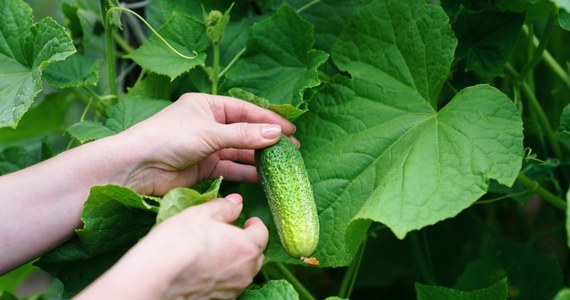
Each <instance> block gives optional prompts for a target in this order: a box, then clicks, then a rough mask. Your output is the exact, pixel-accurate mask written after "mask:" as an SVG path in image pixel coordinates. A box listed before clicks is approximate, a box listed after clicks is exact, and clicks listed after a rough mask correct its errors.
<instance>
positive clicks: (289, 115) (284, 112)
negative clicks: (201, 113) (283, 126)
mask: <svg viewBox="0 0 570 300" xmlns="http://www.w3.org/2000/svg"><path fill="white" fill-rule="evenodd" d="M228 92H229V94H230V95H231V96H232V97H235V98H238V99H242V100H245V101H247V102H250V103H253V104H255V105H257V106H260V107H263V108H266V109H269V110H271V111H273V112H275V113H277V114H279V115H280V116H282V117H283V118H285V119H287V120H289V121H291V122H293V121H295V120H296V119H297V118H298V117H300V116H301V115H302V114H304V113H305V112H306V111H307V109H306V108H304V109H300V108H298V107H295V106H293V105H291V104H272V103H271V102H269V101H268V100H267V99H265V98H262V97H259V96H256V95H254V94H253V93H250V92H248V91H246V90H243V89H240V88H232V89H231V90H229V91H228ZM301 105H302V104H301Z"/></svg>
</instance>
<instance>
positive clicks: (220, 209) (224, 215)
mask: <svg viewBox="0 0 570 300" xmlns="http://www.w3.org/2000/svg"><path fill="white" fill-rule="evenodd" d="M196 208H199V210H198V211H194V213H198V214H199V215H202V216H206V217H210V218H212V219H215V220H218V221H221V222H224V223H231V222H233V221H235V220H237V218H238V217H239V214H240V213H241V210H242V208H243V204H242V197H241V196H240V195H239V194H230V195H227V196H226V197H225V198H218V199H214V200H210V201H208V202H206V203H204V204H201V205H199V206H196Z"/></svg>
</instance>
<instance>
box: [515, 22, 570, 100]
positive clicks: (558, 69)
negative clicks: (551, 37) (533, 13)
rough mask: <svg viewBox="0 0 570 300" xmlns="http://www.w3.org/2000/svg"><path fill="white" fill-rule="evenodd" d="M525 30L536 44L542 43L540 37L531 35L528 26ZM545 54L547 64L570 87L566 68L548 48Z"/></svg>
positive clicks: (569, 78)
mask: <svg viewBox="0 0 570 300" xmlns="http://www.w3.org/2000/svg"><path fill="white" fill-rule="evenodd" d="M523 32H524V33H525V34H526V35H527V36H528V37H529V38H531V39H532V40H533V42H534V44H535V45H536V46H537V47H538V46H539V45H540V41H539V40H538V38H537V37H536V36H535V35H534V34H532V35H530V34H529V32H528V28H527V27H523ZM543 56H544V57H543V59H544V62H545V63H546V66H547V67H548V68H549V69H550V70H551V71H552V72H553V73H554V75H556V76H558V78H559V79H560V80H562V82H563V83H564V84H565V85H566V87H567V88H568V89H570V77H569V76H568V73H566V71H565V70H564V68H562V66H560V64H559V63H558V62H557V61H556V59H554V57H552V55H551V54H550V52H548V50H546V49H545V50H544V53H543Z"/></svg>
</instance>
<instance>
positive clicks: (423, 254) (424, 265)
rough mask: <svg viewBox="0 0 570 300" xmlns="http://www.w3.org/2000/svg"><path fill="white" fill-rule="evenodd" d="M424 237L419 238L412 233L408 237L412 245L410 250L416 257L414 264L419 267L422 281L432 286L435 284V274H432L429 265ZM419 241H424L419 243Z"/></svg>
mask: <svg viewBox="0 0 570 300" xmlns="http://www.w3.org/2000/svg"><path fill="white" fill-rule="evenodd" d="M425 238H426V237H425V235H422V236H421V237H420V236H419V233H418V232H414V233H412V234H411V235H410V242H411V243H412V250H413V251H414V255H415V257H416V262H417V264H418V266H419V267H420V272H421V275H422V277H423V280H424V281H425V283H427V284H431V285H434V284H436V281H435V274H434V272H433V266H432V265H431V259H430V257H429V253H428V251H427V250H428V249H427V247H426V246H427V243H426V241H425ZM420 239H424V241H420Z"/></svg>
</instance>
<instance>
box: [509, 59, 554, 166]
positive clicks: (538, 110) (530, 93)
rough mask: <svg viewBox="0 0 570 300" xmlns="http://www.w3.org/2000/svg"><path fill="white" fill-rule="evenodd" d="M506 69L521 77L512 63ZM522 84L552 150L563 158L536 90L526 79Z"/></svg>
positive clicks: (514, 75) (515, 76)
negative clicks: (533, 89)
mask: <svg viewBox="0 0 570 300" xmlns="http://www.w3.org/2000/svg"><path fill="white" fill-rule="evenodd" d="M505 69H506V70H507V72H509V73H510V74H511V76H513V77H514V78H520V74H519V73H517V71H515V70H514V68H513V67H512V66H511V65H510V64H507V65H506V68H505ZM520 85H521V87H522V92H523V93H524V95H525V96H526V98H527V99H528V104H529V106H530V108H531V110H532V111H533V112H534V113H536V116H537V118H538V121H539V122H540V124H541V125H542V129H543V130H544V132H545V134H546V138H547V139H548V142H549V143H550V146H551V147H552V151H553V152H554V155H555V156H556V157H557V158H559V159H562V158H563V156H562V149H561V148H560V144H559V143H558V140H557V139H556V135H555V134H554V130H553V129H552V126H551V125H550V121H549V120H548V117H547V116H546V113H544V110H543V109H542V106H540V102H539V101H538V99H537V98H536V96H535V95H534V92H533V91H532V89H531V87H530V86H529V84H528V83H527V82H526V81H521V82H520Z"/></svg>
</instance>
